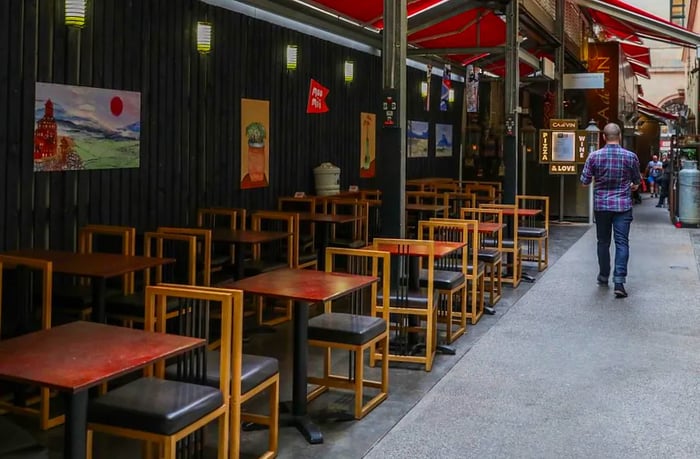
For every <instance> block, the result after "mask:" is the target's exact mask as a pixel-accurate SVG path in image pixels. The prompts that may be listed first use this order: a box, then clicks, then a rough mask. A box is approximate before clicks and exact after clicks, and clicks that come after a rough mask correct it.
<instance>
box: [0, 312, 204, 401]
mask: <svg viewBox="0 0 700 459" xmlns="http://www.w3.org/2000/svg"><path fill="white" fill-rule="evenodd" d="M204 344H205V341H204V340H202V339H197V338H189V337H185V336H177V335H168V334H164V333H153V332H145V331H143V330H135V329H131V328H125V327H116V326H114V325H104V324H98V323H94V322H72V323H69V324H66V325H60V326H58V327H53V328H50V329H48V330H41V331H38V332H34V333H29V334H27V335H22V336H18V337H16V338H11V339H8V340H4V341H0V378H2V379H10V380H14V381H19V382H26V383H33V384H39V385H42V386H46V387H49V388H52V389H58V390H62V391H67V392H76V391H79V390H83V389H87V388H89V387H93V386H96V385H98V384H100V383H102V382H104V381H107V380H109V379H112V378H115V377H117V376H120V375H122V374H125V373H129V372H131V371H134V370H138V369H139V368H143V367H145V366H147V365H149V364H151V363H153V362H155V361H157V360H160V359H163V358H168V357H171V356H173V355H177V354H179V353H182V352H185V351H187V350H190V349H194V348H196V347H199V346H202V345H204Z"/></svg>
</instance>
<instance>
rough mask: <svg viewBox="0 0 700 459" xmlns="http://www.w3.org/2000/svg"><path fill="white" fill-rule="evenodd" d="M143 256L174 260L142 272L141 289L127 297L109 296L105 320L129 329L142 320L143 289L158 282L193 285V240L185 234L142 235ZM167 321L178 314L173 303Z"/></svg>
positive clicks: (153, 233) (195, 268) (144, 312)
mask: <svg viewBox="0 0 700 459" xmlns="http://www.w3.org/2000/svg"><path fill="white" fill-rule="evenodd" d="M143 239H144V243H143V246H144V249H143V250H144V256H147V257H160V258H174V259H175V263H171V264H168V265H164V266H157V267H155V268H152V269H147V270H145V271H144V272H143V288H142V289H140V290H136V291H134V292H133V293H129V294H127V295H112V296H110V297H108V298H107V300H106V302H105V306H106V310H107V317H109V318H110V319H112V320H116V321H120V322H121V323H122V324H123V325H124V326H128V327H133V326H134V324H135V323H142V322H144V320H145V319H146V317H145V314H146V298H145V294H146V287H147V286H149V285H151V284H154V283H161V282H170V283H176V284H183V285H196V283H197V237H196V236H193V235H189V234H175V233H159V232H146V233H144V235H143ZM168 306H169V307H170V309H169V312H168V315H167V318H169V319H170V318H172V317H176V316H177V315H178V308H177V303H175V302H173V303H170V304H169V305H168Z"/></svg>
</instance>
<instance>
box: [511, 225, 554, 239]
mask: <svg viewBox="0 0 700 459" xmlns="http://www.w3.org/2000/svg"><path fill="white" fill-rule="evenodd" d="M518 237H528V238H542V237H547V230H546V229H544V228H537V227H534V226H521V227H519V228H518Z"/></svg>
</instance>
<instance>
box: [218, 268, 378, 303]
mask: <svg viewBox="0 0 700 459" xmlns="http://www.w3.org/2000/svg"><path fill="white" fill-rule="evenodd" d="M377 280H378V278H377V277H373V276H358V275H353V274H344V273H327V272H323V271H314V270H311V269H277V270H275V271H270V272H267V273H263V274H258V275H257V276H252V277H247V278H245V279H241V280H237V281H231V282H227V283H225V284H223V285H222V287H224V288H235V289H240V290H243V291H245V292H246V293H251V294H255V295H263V296H271V297H276V298H285V299H292V300H298V301H309V302H314V303H320V302H324V301H330V300H333V299H336V298H338V297H341V296H343V295H345V294H347V293H350V292H352V291H355V290H358V289H361V288H363V287H366V286H368V285H371V284H372V283H374V282H377Z"/></svg>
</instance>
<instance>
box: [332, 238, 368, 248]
mask: <svg viewBox="0 0 700 459" xmlns="http://www.w3.org/2000/svg"><path fill="white" fill-rule="evenodd" d="M328 245H329V246H330V247H342V248H346V249H360V248H362V247H364V246H366V245H367V244H365V241H363V240H362V239H343V238H338V239H333V240H332V241H330V242H329V243H328Z"/></svg>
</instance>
